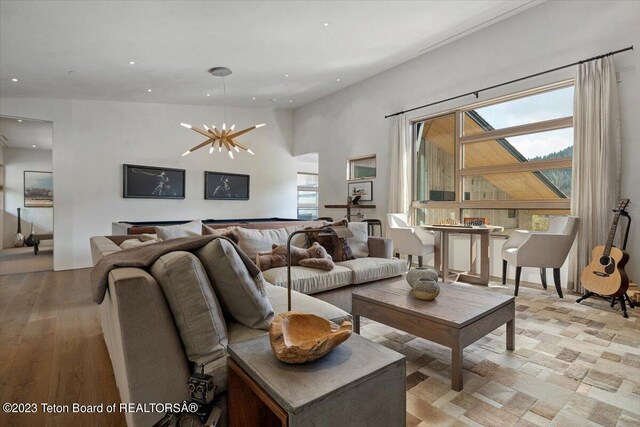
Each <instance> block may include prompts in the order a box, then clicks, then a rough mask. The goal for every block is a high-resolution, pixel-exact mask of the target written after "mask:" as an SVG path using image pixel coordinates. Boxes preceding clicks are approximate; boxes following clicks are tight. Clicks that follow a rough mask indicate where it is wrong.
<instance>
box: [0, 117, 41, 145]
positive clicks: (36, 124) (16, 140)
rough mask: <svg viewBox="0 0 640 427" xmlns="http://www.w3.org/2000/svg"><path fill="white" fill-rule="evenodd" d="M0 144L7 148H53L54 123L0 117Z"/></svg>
mask: <svg viewBox="0 0 640 427" xmlns="http://www.w3.org/2000/svg"><path fill="white" fill-rule="evenodd" d="M18 120H22V122H19V121H18ZM0 144H2V146H3V147H7V148H28V149H30V150H33V149H37V150H51V148H52V147H53V125H52V124H51V122H44V121H41V120H29V119H18V118H15V117H0ZM34 145H35V147H33V146H34Z"/></svg>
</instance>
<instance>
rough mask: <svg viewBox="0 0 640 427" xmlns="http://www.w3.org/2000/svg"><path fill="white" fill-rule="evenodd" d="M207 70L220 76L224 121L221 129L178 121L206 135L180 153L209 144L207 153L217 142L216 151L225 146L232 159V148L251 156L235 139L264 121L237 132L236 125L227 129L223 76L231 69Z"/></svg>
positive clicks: (251, 152) (225, 92) (229, 72)
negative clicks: (202, 139)
mask: <svg viewBox="0 0 640 427" xmlns="http://www.w3.org/2000/svg"><path fill="white" fill-rule="evenodd" d="M209 72H210V73H211V74H213V75H214V76H216V77H222V91H223V99H224V101H223V102H224V103H223V108H224V123H222V129H218V128H216V127H215V126H213V125H212V126H211V128H209V127H208V126H207V125H202V126H203V127H204V130H203V129H198V128H196V127H193V126H191V125H190V124H188V123H180V125H182V126H184V127H186V128H187V129H191V130H192V131H194V132H197V133H199V134H201V135H204V136H206V137H207V140H206V141H205V142H203V143H202V144H198V145H196V146H195V147H193V148H191V149H190V150H188V151H185V152H184V153H183V154H182V155H183V156H186V155H187V154H190V153H193V152H194V151H196V150H198V149H200V148H203V147H206V146H208V145H211V147H210V148H209V154H211V153H213V152H214V150H215V148H216V144H217V145H218V151H219V152H220V151H222V147H224V148H226V150H227V152H228V153H229V157H231V158H232V159H233V150H235V151H236V152H240V149H243V150H245V151H246V152H247V153H249V154H251V155H252V156H253V151H251V150H250V149H248V148H247V147H245V146H244V145H242V144H240V143H239V142H237V141H236V140H235V139H236V138H237V137H239V136H240V135H244V134H245V133H247V132H250V131H252V130H254V129H257V128H259V127H262V126H264V125H265V123H261V124H259V125H255V126H251V127H248V128H246V129H242V130H239V131H237V132H235V131H234V129H235V127H236V125H231V127H230V128H229V129H227V124H226V123H227V107H226V100H227V88H226V85H225V82H224V78H225V76H228V75H229V74H231V69H229V68H227V67H214V68H212V69H210V70H209Z"/></svg>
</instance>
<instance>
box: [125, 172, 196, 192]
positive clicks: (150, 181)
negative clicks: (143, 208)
mask: <svg viewBox="0 0 640 427" xmlns="http://www.w3.org/2000/svg"><path fill="white" fill-rule="evenodd" d="M122 181H123V186H122V187H123V189H122V195H123V197H125V198H136V199H184V192H185V191H184V190H185V171H184V169H172V168H163V167H156V166H140V165H123V180H122Z"/></svg>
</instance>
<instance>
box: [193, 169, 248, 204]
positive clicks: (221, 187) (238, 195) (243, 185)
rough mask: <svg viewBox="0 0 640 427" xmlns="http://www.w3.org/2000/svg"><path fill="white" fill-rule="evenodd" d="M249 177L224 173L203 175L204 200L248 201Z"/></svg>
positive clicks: (207, 172) (206, 173)
mask: <svg viewBox="0 0 640 427" xmlns="http://www.w3.org/2000/svg"><path fill="white" fill-rule="evenodd" d="M249 181H250V179H249V175H242V174H237V173H226V172H209V171H206V172H205V173H204V198H205V200H249Z"/></svg>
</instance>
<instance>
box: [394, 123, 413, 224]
mask: <svg viewBox="0 0 640 427" xmlns="http://www.w3.org/2000/svg"><path fill="white" fill-rule="evenodd" d="M410 145H411V141H409V139H408V138H407V122H406V118H405V115H404V114H399V115H397V116H393V117H392V118H391V171H390V175H389V213H405V214H409V213H410V212H409V207H410V205H411V185H410V182H411V148H410Z"/></svg>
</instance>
